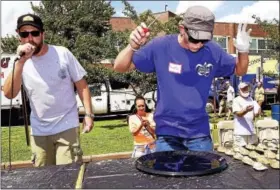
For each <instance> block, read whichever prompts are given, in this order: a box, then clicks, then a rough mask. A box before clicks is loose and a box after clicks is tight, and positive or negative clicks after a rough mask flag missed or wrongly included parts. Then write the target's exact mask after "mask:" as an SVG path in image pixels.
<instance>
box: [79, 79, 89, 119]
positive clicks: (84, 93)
mask: <svg viewBox="0 0 280 190" xmlns="http://www.w3.org/2000/svg"><path fill="white" fill-rule="evenodd" d="M75 85H76V88H77V91H78V94H79V97H80V99H81V102H82V103H83V105H84V108H85V112H86V113H87V114H92V113H93V109H92V103H91V94H90V90H89V88H88V85H87V82H86V80H85V79H82V80H80V81H78V82H76V83H75Z"/></svg>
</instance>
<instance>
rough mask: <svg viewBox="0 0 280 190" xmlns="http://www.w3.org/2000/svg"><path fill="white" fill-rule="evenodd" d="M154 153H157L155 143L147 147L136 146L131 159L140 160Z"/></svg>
mask: <svg viewBox="0 0 280 190" xmlns="http://www.w3.org/2000/svg"><path fill="white" fill-rule="evenodd" d="M153 152H155V142H153V143H150V144H146V145H134V150H133V152H132V155H131V158H138V157H141V156H144V155H146V154H150V153H153Z"/></svg>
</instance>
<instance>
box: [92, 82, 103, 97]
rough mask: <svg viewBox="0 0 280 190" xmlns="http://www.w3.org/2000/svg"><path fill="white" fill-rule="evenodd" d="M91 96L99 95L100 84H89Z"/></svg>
mask: <svg viewBox="0 0 280 190" xmlns="http://www.w3.org/2000/svg"><path fill="white" fill-rule="evenodd" d="M89 90H90V93H91V95H92V96H101V84H93V85H90V86H89Z"/></svg>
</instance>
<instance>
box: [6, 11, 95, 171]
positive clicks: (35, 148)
mask: <svg viewBox="0 0 280 190" xmlns="http://www.w3.org/2000/svg"><path fill="white" fill-rule="evenodd" d="M16 31H17V33H18V35H19V40H20V42H21V45H19V46H18V48H17V54H18V55H20V56H19V59H18V60H17V61H16V62H15V69H14V73H12V72H11V73H10V74H9V76H8V78H7V80H6V81H5V84H4V86H3V91H4V94H5V96H6V97H7V98H9V99H12V98H14V97H15V96H16V95H17V94H18V93H19V91H20V88H21V84H23V87H24V89H25V91H26V93H27V96H28V99H29V101H30V107H31V114H30V122H31V138H30V142H31V143H30V144H31V151H32V162H33V164H34V166H36V167H41V166H47V165H61V164H69V163H72V162H74V161H80V160H81V156H82V150H81V147H80V141H79V125H80V124H79V115H78V110H77V101H76V98H75V97H76V95H75V92H74V86H75V87H76V89H77V92H78V94H79V96H80V99H81V101H82V102H83V105H84V107H85V110H86V114H85V118H84V129H83V132H90V131H91V130H92V127H93V110H92V103H91V95H90V91H89V88H88V84H87V82H86V80H85V75H86V71H85V70H84V68H83V67H82V66H81V65H80V63H79V62H78V60H77V59H76V58H75V56H74V55H73V54H72V53H71V52H70V51H69V50H68V49H67V48H65V47H62V46H54V45H50V44H46V43H44V38H45V32H44V27H43V22H42V20H41V18H40V17H39V16H37V15H34V14H25V15H22V16H20V17H19V18H18V21H17V30H16Z"/></svg>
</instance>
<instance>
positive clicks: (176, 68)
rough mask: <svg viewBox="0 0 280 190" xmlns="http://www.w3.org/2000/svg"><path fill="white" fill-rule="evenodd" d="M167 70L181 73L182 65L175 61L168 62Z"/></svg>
mask: <svg viewBox="0 0 280 190" xmlns="http://www.w3.org/2000/svg"><path fill="white" fill-rule="evenodd" d="M168 70H169V72H171V73H176V74H181V73H182V65H180V64H176V63H169V67H168Z"/></svg>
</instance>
